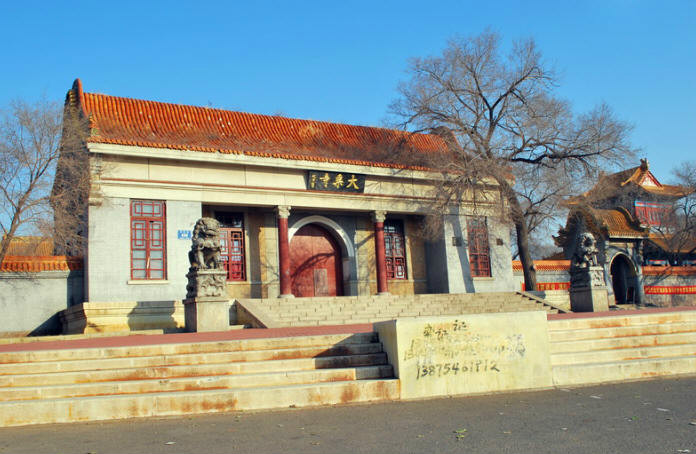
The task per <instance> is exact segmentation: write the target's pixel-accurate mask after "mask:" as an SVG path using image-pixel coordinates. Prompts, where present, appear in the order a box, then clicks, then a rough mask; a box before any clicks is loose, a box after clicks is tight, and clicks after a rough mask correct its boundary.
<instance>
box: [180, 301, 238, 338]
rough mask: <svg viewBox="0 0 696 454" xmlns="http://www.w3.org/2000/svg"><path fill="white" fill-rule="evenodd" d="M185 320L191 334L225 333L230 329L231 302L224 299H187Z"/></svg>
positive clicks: (185, 302) (187, 329)
mask: <svg viewBox="0 0 696 454" xmlns="http://www.w3.org/2000/svg"><path fill="white" fill-rule="evenodd" d="M184 318H185V320H186V331H189V332H197V333H205V332H210V331H225V330H227V329H229V328H230V302H229V300H227V298H224V297H203V298H187V299H185V300H184Z"/></svg>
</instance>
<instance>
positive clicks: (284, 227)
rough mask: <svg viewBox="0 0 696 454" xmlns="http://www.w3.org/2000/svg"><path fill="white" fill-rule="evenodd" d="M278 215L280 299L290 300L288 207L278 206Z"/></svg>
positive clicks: (291, 295)
mask: <svg viewBox="0 0 696 454" xmlns="http://www.w3.org/2000/svg"><path fill="white" fill-rule="evenodd" d="M276 211H277V213H278V262H279V263H278V264H279V273H278V274H279V276H280V297H281V298H292V297H293V294H292V283H291V281H290V244H289V241H288V217H290V207H289V206H287V205H279V206H278V207H277V209H276Z"/></svg>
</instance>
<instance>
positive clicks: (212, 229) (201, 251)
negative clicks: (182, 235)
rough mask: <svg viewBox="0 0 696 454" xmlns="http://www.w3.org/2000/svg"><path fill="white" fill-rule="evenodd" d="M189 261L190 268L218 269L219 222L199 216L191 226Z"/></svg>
mask: <svg viewBox="0 0 696 454" xmlns="http://www.w3.org/2000/svg"><path fill="white" fill-rule="evenodd" d="M191 242H192V243H193V244H191V250H190V251H189V262H191V268H197V269H201V270H208V269H219V268H221V262H220V223H219V222H218V221H217V220H215V219H213V218H200V219H199V220H198V221H197V222H196V225H195V226H194V227H193V235H192V236H191Z"/></svg>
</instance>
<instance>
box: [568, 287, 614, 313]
mask: <svg viewBox="0 0 696 454" xmlns="http://www.w3.org/2000/svg"><path fill="white" fill-rule="evenodd" d="M570 310H571V311H573V312H604V311H608V310H609V297H608V295H607V289H606V288H592V287H584V288H572V287H571V288H570Z"/></svg>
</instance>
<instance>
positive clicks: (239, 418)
mask: <svg viewBox="0 0 696 454" xmlns="http://www.w3.org/2000/svg"><path fill="white" fill-rule="evenodd" d="M695 388H696V377H694V378H689V379H670V380H656V381H651V382H635V383H625V384H621V385H605V386H597V387H591V388H578V389H571V390H568V389H565V390H549V391H539V392H530V393H519V392H516V393H506V394H498V395H493V396H476V397H460V398H449V399H430V400H422V401H409V402H392V403H385V404H372V405H352V406H341V407H329V408H318V409H287V410H282V411H274V412H252V413H227V414H218V415H204V416H194V417H175V418H166V419H161V418H160V419H133V420H127V421H116V422H99V423H75V424H71V425H70V427H69V430H66V426H64V425H46V426H31V427H20V428H5V429H0V452H12V453H17V454H21V453H39V454H40V453H54V452H75V453H87V452H94V453H99V454H109V453H121V452H129V453H133V454H138V453H154V454H159V453H166V454H175V453H205V454H208V453H210V454H214V453H237V452H240V453H241V452H283V453H286V454H294V453H302V454H304V453H314V452H316V453H320V452H335V453H350V454H355V453H363V452H403V453H411V452H412V453H424V452H438V453H445V454H448V453H461V452H467V453H473V454H476V453H486V454H488V453H516V454H521V453H530V454H532V453H533V454H537V453H539V454H543V453H559V452H560V453H564V454H586V453H631V454H654V453H657V452H659V453H677V452H679V451H678V450H682V452H686V451H684V450H687V449H688V450H690V451H691V452H692V453H693V452H696V426H694V425H690V421H692V420H694V419H696V410H695V409H696V396H695V395H694V393H693V389H695ZM457 431H460V432H457ZM124 434H128V436H124ZM167 443H169V444H167Z"/></svg>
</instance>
